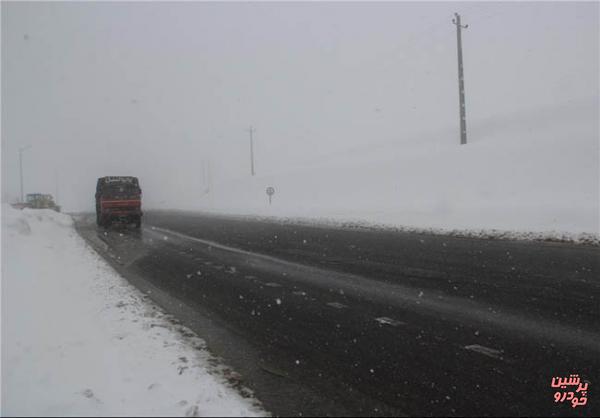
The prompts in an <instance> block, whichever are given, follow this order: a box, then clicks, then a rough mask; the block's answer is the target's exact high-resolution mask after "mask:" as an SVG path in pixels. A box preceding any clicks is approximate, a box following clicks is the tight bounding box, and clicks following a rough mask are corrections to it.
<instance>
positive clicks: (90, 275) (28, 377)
mask: <svg viewBox="0 0 600 418" xmlns="http://www.w3.org/2000/svg"><path fill="white" fill-rule="evenodd" d="M2 262H3V264H2V411H1V413H2V415H3V416H10V415H30V416H36V415H39V416H50V415H54V416H55V415H63V416H70V415H82V416H90V415H93V416H102V415H104V416H108V415H113V416H114V415H136V416H145V415H153V416H157V415H169V416H174V415H177V416H182V415H187V416H260V415H266V412H265V411H264V410H263V409H262V408H261V406H260V403H259V402H258V401H257V400H256V399H254V398H252V396H251V393H250V391H249V390H247V389H242V390H240V391H238V390H236V389H235V388H234V387H233V385H232V384H230V383H228V382H227V380H226V378H225V377H224V376H225V372H226V371H227V369H226V368H225V366H222V365H221V366H218V365H217V366H215V364H218V362H216V361H215V359H214V358H213V357H212V356H211V355H210V353H209V352H208V351H207V350H206V349H205V346H204V342H203V341H202V340H201V339H200V338H198V337H196V336H195V335H194V334H193V333H192V332H191V331H190V330H188V329H186V328H184V327H182V326H179V325H174V324H173V322H171V321H169V317H168V315H165V314H164V313H163V312H161V310H160V309H158V308H157V307H156V306H154V305H153V304H152V303H150V302H149V301H148V300H146V297H145V296H144V295H143V294H142V293H141V292H139V291H137V290H136V289H135V288H133V287H132V286H131V285H129V284H128V283H127V282H126V281H125V280H124V279H123V278H121V277H120V276H119V275H118V274H117V273H116V272H114V270H112V268H111V267H109V266H108V265H107V264H106V263H105V262H104V261H103V260H102V259H101V258H100V257H99V256H98V255H97V254H95V253H94V252H93V251H92V250H91V249H90V248H89V247H88V246H87V245H86V244H85V242H84V241H83V239H82V238H80V237H79V236H78V235H77V233H76V232H75V230H74V228H73V222H72V220H71V218H70V217H69V216H67V215H64V214H60V213H56V212H54V211H51V210H28V209H26V210H23V211H18V210H15V209H13V208H11V207H10V206H7V205H3V207H2Z"/></svg>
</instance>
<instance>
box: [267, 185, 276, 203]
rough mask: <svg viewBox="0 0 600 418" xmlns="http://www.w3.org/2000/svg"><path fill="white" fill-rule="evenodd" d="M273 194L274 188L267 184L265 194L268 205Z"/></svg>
mask: <svg viewBox="0 0 600 418" xmlns="http://www.w3.org/2000/svg"><path fill="white" fill-rule="evenodd" d="M274 194H275V188H273V187H271V186H269V187H267V195H268V196H269V205H270V204H271V198H272V197H273V195H274Z"/></svg>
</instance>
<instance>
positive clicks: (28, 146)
mask: <svg viewBox="0 0 600 418" xmlns="http://www.w3.org/2000/svg"><path fill="white" fill-rule="evenodd" d="M29 148H31V145H27V146H26V147H21V148H19V174H20V178H21V203H23V152H25V151H27V150H28V149H29Z"/></svg>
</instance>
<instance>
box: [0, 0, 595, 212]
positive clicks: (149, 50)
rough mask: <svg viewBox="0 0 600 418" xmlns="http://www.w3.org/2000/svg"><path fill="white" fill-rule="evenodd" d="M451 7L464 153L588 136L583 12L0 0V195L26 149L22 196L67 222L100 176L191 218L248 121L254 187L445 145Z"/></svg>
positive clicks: (552, 6) (14, 192)
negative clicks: (575, 124) (553, 124)
mask: <svg viewBox="0 0 600 418" xmlns="http://www.w3.org/2000/svg"><path fill="white" fill-rule="evenodd" d="M455 11H456V12H459V13H461V14H462V18H463V21H464V22H463V23H466V24H469V28H468V29H467V30H465V31H464V33H463V47H464V65H465V80H466V95H467V118H468V127H469V134H470V138H469V140H470V141H471V142H473V143H475V142H480V141H485V140H486V139H488V138H494V140H501V136H498V135H495V132H496V131H498V130H502V129H506V128H507V125H510V126H511V127H513V128H514V127H520V128H522V130H525V131H526V130H528V129H529V130H531V129H535V127H537V126H540V125H543V124H544V123H545V122H544V121H546V120H552V121H555V120H556V119H560V118H562V117H567V116H568V115H571V114H572V113H573V112H572V109H578V108H580V107H583V108H585V109H586V111H585V114H586V115H591V116H586V119H585V120H584V122H583V123H586V124H588V125H590V124H592V125H594V124H595V125H596V126H597V116H595V115H596V113H597V110H598V74H599V71H600V70H599V64H598V58H599V57H598V47H599V45H598V42H599V41H598V38H599V23H598V11H599V9H598V3H597V2H586V3H577V2H569V3H557V2H553V3H541V2H535V3H521V2H519V3H516V2H515V3H468V2H467V3H450V2H443V3H189V2H188V3H170V2H151V3H139V2H135V3H114V2H108V3H88V2H81V3H62V2H61V3H59V2H57V3H54V2H50V3H9V2H3V3H2V199H3V200H4V201H15V200H16V199H18V197H19V193H20V192H19V166H18V149H19V147H24V146H27V145H31V148H30V149H29V150H27V151H25V152H24V154H23V157H24V166H23V167H24V183H25V193H31V192H46V193H53V194H54V193H56V184H57V183H58V194H59V203H61V204H62V205H63V206H64V208H65V210H67V211H79V210H91V209H92V208H93V194H94V187H95V181H96V178H97V177H100V176H104V175H136V176H138V177H140V180H141V182H142V188H143V190H144V198H145V206H146V207H153V206H154V207H188V208H189V207H195V206H198V207H200V206H201V202H202V201H201V196H202V194H203V192H204V189H205V186H206V182H205V175H204V168H203V165H204V164H205V163H204V161H208V160H210V164H211V166H212V176H213V182H214V183H215V184H222V185H227V184H229V185H232V184H235V183H236V182H237V183H238V184H243V182H244V181H247V180H248V177H249V175H250V167H249V137H248V132H247V129H248V127H249V126H250V125H252V126H254V127H255V128H256V133H255V145H256V170H257V173H258V174H259V175H268V176H270V177H271V178H276V177H277V173H283V172H288V171H289V170H291V169H293V170H300V171H301V170H303V169H306V170H311V166H312V164H314V163H315V162H318V163H319V165H320V166H321V167H322V165H323V162H325V163H327V161H330V160H331V161H336V162H340V161H343V160H344V159H345V156H346V155H350V157H351V158H356V157H355V156H356V150H361V149H363V150H366V151H368V150H370V149H372V148H373V147H378V146H389V144H394V146H395V148H394V149H395V151H394V152H396V153H402V150H403V149H406V150H407V151H409V150H412V149H413V148H414V147H415V144H416V145H419V142H420V141H425V140H427V141H432V142H434V143H435V144H437V145H440V146H447V145H451V144H458V141H459V139H458V126H457V125H458V92H457V90H458V87H457V68H456V66H457V65H456V32H455V27H454V25H453V24H452V23H451V19H452V17H453V13H454V12H455ZM564 109H568V110H569V111H566V112H565V111H563V110H564ZM590 109H591V111H590ZM580 117H581V116H580ZM588 131H589V130H588ZM508 132H510V130H509V131H508ZM595 135H596V136H597V129H596V133H595ZM498 138H500V139H498ZM566 139H568V138H566ZM595 150H596V156H597V147H596V148H595ZM596 161H597V159H596ZM431 169H433V170H435V167H432V168H431ZM444 169H445V168H444ZM506 169H507V170H510V167H506ZM321 172H323V173H324V174H323V175H325V176H326V175H327V172H326V170H325V171H323V169H322V168H321ZM592 172H593V170H592ZM596 172H597V170H596ZM56 178H57V179H58V182H56ZM311 181H313V179H311ZM596 184H597V180H596ZM595 193H596V196H597V191H596V192H595ZM229 199H231V196H230V197H229ZM356 199H357V200H360V196H359V195H357V196H356ZM350 203H351V202H350ZM238 206H239V205H238Z"/></svg>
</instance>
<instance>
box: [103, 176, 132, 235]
mask: <svg viewBox="0 0 600 418" xmlns="http://www.w3.org/2000/svg"><path fill="white" fill-rule="evenodd" d="M116 221H118V222H122V223H133V224H135V227H136V228H140V227H141V225H142V189H140V185H139V181H138V179H137V177H131V176H106V177H100V178H99V179H98V182H97V184H96V223H97V224H98V225H99V226H105V227H108V226H110V225H111V224H112V223H113V222H116Z"/></svg>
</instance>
